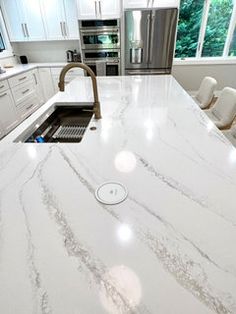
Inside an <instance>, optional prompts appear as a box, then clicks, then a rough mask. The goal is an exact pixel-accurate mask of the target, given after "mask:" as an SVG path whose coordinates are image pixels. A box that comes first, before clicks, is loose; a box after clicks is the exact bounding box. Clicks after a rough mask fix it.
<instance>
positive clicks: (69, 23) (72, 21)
mask: <svg viewBox="0 0 236 314" xmlns="http://www.w3.org/2000/svg"><path fill="white" fill-rule="evenodd" d="M64 10H65V23H66V24H65V28H66V36H67V38H70V39H78V38H79V25H78V9H77V3H76V0H64Z"/></svg>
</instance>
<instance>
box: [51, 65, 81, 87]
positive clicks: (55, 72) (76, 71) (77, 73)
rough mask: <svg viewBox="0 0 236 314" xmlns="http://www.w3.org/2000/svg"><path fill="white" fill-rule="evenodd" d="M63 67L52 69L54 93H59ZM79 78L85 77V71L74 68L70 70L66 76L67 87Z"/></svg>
mask: <svg viewBox="0 0 236 314" xmlns="http://www.w3.org/2000/svg"><path fill="white" fill-rule="evenodd" d="M62 69H63V68H62V67H60V68H59V67H56V68H51V74H52V80H53V85H54V91H55V93H57V92H58V91H59V87H58V82H59V77H60V73H61V70H62ZM78 76H84V70H82V69H80V68H73V69H71V70H69V71H68V72H67V74H66V76H65V86H66V85H67V84H69V83H70V82H71V81H72V80H74V79H75V78H76V77H78Z"/></svg>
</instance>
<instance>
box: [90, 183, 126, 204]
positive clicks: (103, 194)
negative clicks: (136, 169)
mask: <svg viewBox="0 0 236 314" xmlns="http://www.w3.org/2000/svg"><path fill="white" fill-rule="evenodd" d="M95 196H96V199H97V200H98V201H99V202H100V203H103V204H106V205H115V204H119V203H121V202H123V201H124V200H125V199H126V198H127V196H128V191H127V189H126V188H125V187H124V186H123V184H121V183H119V182H105V183H103V184H102V185H100V186H99V187H98V188H97V189H96V191H95Z"/></svg>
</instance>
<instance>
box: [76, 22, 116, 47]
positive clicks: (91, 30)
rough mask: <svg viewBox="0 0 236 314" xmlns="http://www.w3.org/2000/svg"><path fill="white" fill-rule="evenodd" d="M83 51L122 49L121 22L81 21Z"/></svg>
mask: <svg viewBox="0 0 236 314" xmlns="http://www.w3.org/2000/svg"><path fill="white" fill-rule="evenodd" d="M79 25H80V40H81V47H82V49H98V48H99V49H114V48H120V23H119V20H117V19H115V20H85V21H83V20H82V21H79Z"/></svg>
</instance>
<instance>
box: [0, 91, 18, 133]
mask: <svg viewBox="0 0 236 314" xmlns="http://www.w3.org/2000/svg"><path fill="white" fill-rule="evenodd" d="M18 123H19V120H18V116H17V112H16V108H15V104H14V100H13V98H12V95H11V91H10V90H9V89H8V90H6V91H4V92H3V93H1V94H0V124H1V126H2V129H3V132H4V134H7V133H8V132H10V131H11V130H12V129H13V128H14V127H15V126H17V124H18Z"/></svg>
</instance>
